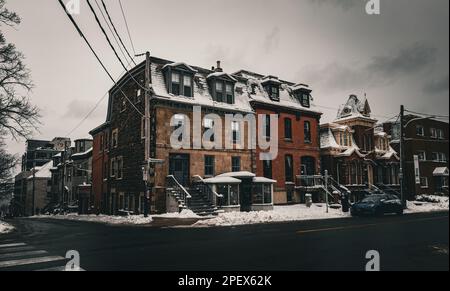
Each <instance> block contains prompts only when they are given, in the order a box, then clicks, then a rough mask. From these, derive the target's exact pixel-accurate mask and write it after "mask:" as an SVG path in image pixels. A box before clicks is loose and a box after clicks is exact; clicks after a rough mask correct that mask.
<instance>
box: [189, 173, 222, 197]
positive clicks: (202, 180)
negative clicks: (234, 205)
mask: <svg viewBox="0 0 450 291" xmlns="http://www.w3.org/2000/svg"><path fill="white" fill-rule="evenodd" d="M192 178H196V179H199V180H200V182H201V183H202V184H204V185H206V186H208V185H207V184H206V183H205V180H204V179H203V178H202V177H201V176H199V175H194V176H192ZM208 188H209V189H210V190H211V192H212V193H213V194H214V195H215V196H216V197H217V198H223V195H222V194H219V193H217V192H216V191H214V190H213V189H211V187H209V186H208Z"/></svg>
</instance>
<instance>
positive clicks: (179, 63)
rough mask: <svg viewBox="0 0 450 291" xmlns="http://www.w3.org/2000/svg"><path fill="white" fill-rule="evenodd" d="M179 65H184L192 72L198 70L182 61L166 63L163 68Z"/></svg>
mask: <svg viewBox="0 0 450 291" xmlns="http://www.w3.org/2000/svg"><path fill="white" fill-rule="evenodd" d="M179 66H185V67H186V68H188V69H189V70H190V71H192V72H195V73H196V72H198V71H197V70H196V69H194V68H192V67H191V66H189V65H188V64H186V63H184V62H176V63H171V64H167V65H165V66H164V67H163V70H164V69H165V68H167V67H172V68H174V67H179Z"/></svg>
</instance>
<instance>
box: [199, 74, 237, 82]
mask: <svg viewBox="0 0 450 291" xmlns="http://www.w3.org/2000/svg"><path fill="white" fill-rule="evenodd" d="M220 77H227V78H230V79H231V80H233V81H234V82H237V80H236V78H234V77H233V76H231V75H229V74H227V73H224V72H215V73H212V74H209V75H208V76H207V77H206V79H209V78H220Z"/></svg>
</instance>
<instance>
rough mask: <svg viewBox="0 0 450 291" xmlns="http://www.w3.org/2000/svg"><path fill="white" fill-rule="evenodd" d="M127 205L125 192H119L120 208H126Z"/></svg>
mask: <svg viewBox="0 0 450 291" xmlns="http://www.w3.org/2000/svg"><path fill="white" fill-rule="evenodd" d="M124 207H125V195H124V194H123V193H120V194H119V210H124Z"/></svg>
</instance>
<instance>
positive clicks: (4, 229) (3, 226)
mask: <svg viewBox="0 0 450 291" xmlns="http://www.w3.org/2000/svg"><path fill="white" fill-rule="evenodd" d="M13 230H14V227H13V226H12V225H10V224H7V223H6V222H3V221H0V234H7V233H10V232H11V231H13Z"/></svg>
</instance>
